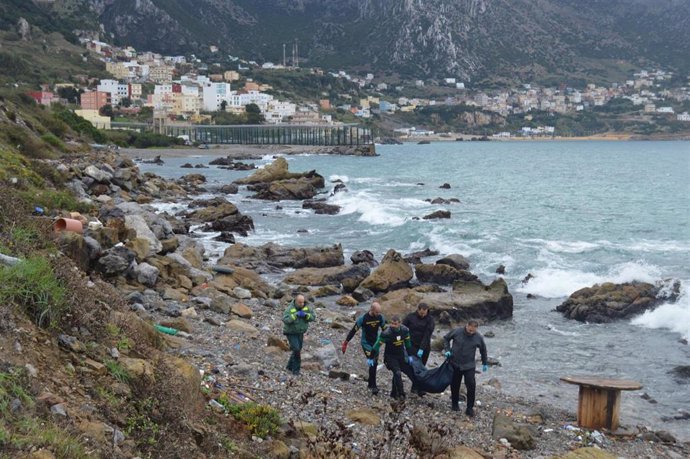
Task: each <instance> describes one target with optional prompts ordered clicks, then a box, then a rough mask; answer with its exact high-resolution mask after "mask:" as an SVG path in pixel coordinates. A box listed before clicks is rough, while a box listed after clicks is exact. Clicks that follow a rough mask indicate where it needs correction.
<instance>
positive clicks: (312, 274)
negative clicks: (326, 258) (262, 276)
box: [283, 264, 371, 285]
mask: <svg viewBox="0 0 690 459" xmlns="http://www.w3.org/2000/svg"><path fill="white" fill-rule="evenodd" d="M370 272H371V270H370V269H369V266H367V265H366V264H358V265H350V266H334V267H331V268H302V269H299V270H297V271H294V272H292V273H290V274H288V275H287V276H286V277H285V279H283V282H285V283H286V284H297V285H338V284H340V283H342V282H343V281H344V280H345V279H351V280H353V282H354V283H355V284H356V285H359V284H360V283H361V282H362V281H363V280H364V279H365V278H366V277H367V276H368V275H369V273H370Z"/></svg>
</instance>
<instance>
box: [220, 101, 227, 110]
mask: <svg viewBox="0 0 690 459" xmlns="http://www.w3.org/2000/svg"><path fill="white" fill-rule="evenodd" d="M226 108H228V101H227V100H224V101H222V102H221V103H220V111H221V112H224V111H225V109H226Z"/></svg>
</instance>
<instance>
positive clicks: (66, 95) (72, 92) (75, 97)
mask: <svg viewBox="0 0 690 459" xmlns="http://www.w3.org/2000/svg"><path fill="white" fill-rule="evenodd" d="M83 92H84V91H82V90H77V89H76V88H75V87H74V86H69V87H64V88H59V89H58V91H57V93H58V96H60V98H61V99H65V100H66V101H67V102H69V103H70V104H78V103H79V96H80V95H81V94H82V93H83Z"/></svg>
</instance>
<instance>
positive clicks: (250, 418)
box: [218, 396, 281, 438]
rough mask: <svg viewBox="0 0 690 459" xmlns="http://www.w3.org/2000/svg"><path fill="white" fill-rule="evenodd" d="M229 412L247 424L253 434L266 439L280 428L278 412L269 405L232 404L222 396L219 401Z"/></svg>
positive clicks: (251, 403)
mask: <svg viewBox="0 0 690 459" xmlns="http://www.w3.org/2000/svg"><path fill="white" fill-rule="evenodd" d="M218 402H219V403H221V404H222V405H223V406H224V407H225V408H226V409H227V410H228V411H229V412H230V414H231V415H232V416H233V417H234V418H235V419H237V420H238V421H241V422H243V423H245V424H246V425H247V426H248V427H249V429H250V430H251V432H252V434H254V435H256V436H258V437H261V438H265V437H267V436H269V435H273V434H275V433H276V432H277V431H278V429H279V428H280V424H281V420H280V415H279V413H278V410H276V409H275V408H272V407H270V406H268V405H259V404H257V403H253V402H248V403H240V404H234V405H233V404H231V403H230V402H229V401H228V400H227V398H226V397H224V396H221V397H220V399H219V400H218Z"/></svg>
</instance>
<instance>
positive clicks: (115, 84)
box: [96, 80, 129, 105]
mask: <svg viewBox="0 0 690 459" xmlns="http://www.w3.org/2000/svg"><path fill="white" fill-rule="evenodd" d="M96 90H97V91H100V92H107V93H109V94H110V100H111V102H112V105H117V104H119V103H120V101H121V100H122V99H124V98H126V97H129V85H128V84H126V83H120V82H119V81H117V80H101V81H100V83H99V84H98V86H97V88H96Z"/></svg>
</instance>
